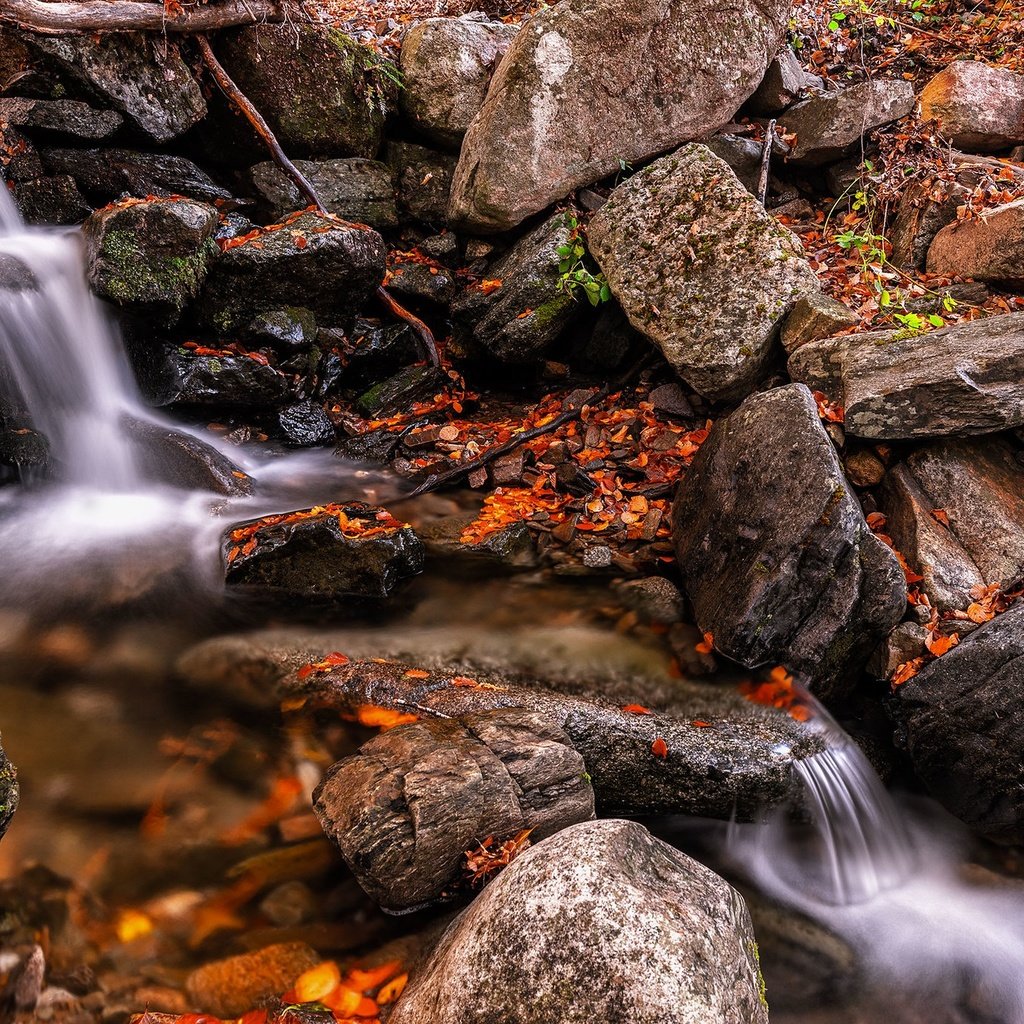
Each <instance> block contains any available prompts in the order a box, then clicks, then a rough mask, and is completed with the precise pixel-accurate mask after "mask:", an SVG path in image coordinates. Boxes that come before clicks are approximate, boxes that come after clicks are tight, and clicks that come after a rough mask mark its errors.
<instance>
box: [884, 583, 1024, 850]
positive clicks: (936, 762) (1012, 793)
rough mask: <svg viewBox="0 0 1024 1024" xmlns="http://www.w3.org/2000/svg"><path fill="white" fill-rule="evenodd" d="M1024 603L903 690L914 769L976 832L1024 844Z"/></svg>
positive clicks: (900, 704) (899, 700) (901, 705)
mask: <svg viewBox="0 0 1024 1024" xmlns="http://www.w3.org/2000/svg"><path fill="white" fill-rule="evenodd" d="M1022 666H1024V604H1020V603H1018V604H1017V605H1015V606H1014V607H1013V608H1011V609H1010V610H1009V611H1007V612H1005V613H1004V614H1002V615H999V616H997V617H996V618H994V619H993V620H992V621H991V622H987V623H986V624H985V625H983V626H982V627H981V628H980V629H978V630H976V631H975V632H974V633H972V634H971V635H970V636H969V637H967V639H966V640H963V641H962V642H961V643H959V644H958V645H957V646H955V647H953V648H951V649H950V650H949V651H948V652H947V653H946V654H944V655H943V656H942V657H941V658H937V659H936V660H935V661H933V662H930V663H929V664H927V665H925V666H924V668H922V669H921V671H920V672H918V674H917V675H916V676H914V677H913V678H912V679H910V680H909V681H908V682H906V683H903V684H902V685H901V686H898V687H897V688H896V704H897V711H898V715H899V717H900V719H901V720H902V722H903V725H904V729H905V730H906V746H907V751H908V752H909V754H910V759H911V762H912V763H913V766H914V770H915V772H916V773H917V775H918V776H919V777H920V779H921V780H922V781H923V782H924V784H925V785H926V786H927V787H928V789H929V791H930V792H931V794H932V795H933V796H934V797H935V798H936V799H937V800H938V801H939V802H940V803H941V804H942V805H943V806H944V807H945V808H946V809H947V810H948V811H950V812H951V813H952V814H955V815H956V816H957V817H958V818H959V819H960V820H961V821H963V822H965V823H966V824H967V825H969V826H970V827H971V828H972V829H973V830H974V831H976V832H978V833H980V834H981V835H983V836H986V837H987V838H989V839H993V840H995V841H996V842H1000V843H1021V842H1024V722H1022V719H1021V712H1022V704H1021V701H1020V693H1021V687H1022V686H1024V668H1022Z"/></svg>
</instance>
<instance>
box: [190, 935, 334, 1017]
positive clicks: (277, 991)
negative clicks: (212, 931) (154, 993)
mask: <svg viewBox="0 0 1024 1024" xmlns="http://www.w3.org/2000/svg"><path fill="white" fill-rule="evenodd" d="M318 963H320V956H319V955H318V954H317V953H316V951H315V950H313V949H311V948H310V947H309V946H307V945H306V944H305V943H304V942H287V943H279V944H277V945H274V946H266V947H265V948H264V949H260V950H257V951H256V952H255V953H243V954H242V955H241V956H232V957H228V958H227V959H225V960H215V961H213V962H212V963H209V964H204V965H203V966H202V967H199V968H197V969H196V970H194V971H193V972H192V973H191V974H190V975H189V976H188V981H187V983H186V986H185V990H186V993H187V995H188V998H189V1000H190V1002H191V1003H192V1004H193V1006H194V1008H195V1009H198V1010H202V1011H203V1012H205V1013H213V1014H216V1015H217V1016H219V1017H238V1016H240V1015H241V1014H243V1013H247V1012H248V1011H249V1010H251V1009H252V1008H253V1007H254V1006H257V1005H258V1004H259V1003H260V1002H261V1000H264V999H267V998H268V997H276V996H279V995H281V993H282V992H286V991H288V989H290V988H291V987H292V985H293V983H294V982H295V979H296V978H298V976H299V975H300V974H302V972H303V971H307V970H309V968H311V967H315V966H316V965H317V964H318Z"/></svg>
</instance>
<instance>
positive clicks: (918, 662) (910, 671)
mask: <svg viewBox="0 0 1024 1024" xmlns="http://www.w3.org/2000/svg"><path fill="white" fill-rule="evenodd" d="M924 661H925V660H924V658H912V659H911V660H910V661H904V662H903V663H902V664H900V665H897V666H896V671H895V672H893V674H892V679H890V680H889V682H890V683H891V684H892V686H893V687H896V686H900V685H902V684H903V683H905V682H907V680H908V679H913V678H914V676H916V675H917V673H918V672H920V670H921V666H922V665H923V664H924Z"/></svg>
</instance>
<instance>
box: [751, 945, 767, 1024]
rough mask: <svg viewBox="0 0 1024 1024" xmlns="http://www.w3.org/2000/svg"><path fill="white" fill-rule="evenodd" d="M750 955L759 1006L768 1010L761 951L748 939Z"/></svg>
mask: <svg viewBox="0 0 1024 1024" xmlns="http://www.w3.org/2000/svg"><path fill="white" fill-rule="evenodd" d="M747 947H748V949H749V950H750V953H751V955H752V956H753V958H754V969H755V970H756V971H757V998H758V1001H759V1002H760V1003H761V1005H762V1006H763V1007H764V1008H765V1009H766V1010H767V1009H768V986H767V985H766V984H765V980H764V973H763V972H762V971H761V951H760V949H758V947H757V943H756V942H755V941H754V940H753V939H750V940H749V941H748V943H747Z"/></svg>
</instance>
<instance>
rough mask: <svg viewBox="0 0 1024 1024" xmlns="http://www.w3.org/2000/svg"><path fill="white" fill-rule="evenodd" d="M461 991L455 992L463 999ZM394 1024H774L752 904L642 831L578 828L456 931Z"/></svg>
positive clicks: (621, 826) (482, 901) (524, 865)
mask: <svg viewBox="0 0 1024 1024" xmlns="http://www.w3.org/2000/svg"><path fill="white" fill-rule="evenodd" d="M453 993H457V997H455V998H453ZM389 1019H390V1021H391V1024H422V1022H424V1021H430V1022H431V1024H483V1022H485V1021H501V1022H502V1024H551V1022H555V1021H557V1022H558V1024H591V1022H592V1021H625V1020H628V1021H630V1022H631V1024H721V1022H725V1021H729V1022H736V1024H739V1022H743V1024H767V1021H768V1008H767V1004H766V1002H765V999H764V992H763V988H762V982H761V977H760V970H759V968H758V964H757V944H756V942H755V941H754V933H753V928H752V926H751V924H750V917H749V915H748V913H747V909H746V906H745V905H744V903H743V899H742V897H741V896H740V895H739V893H737V892H736V891H735V890H734V889H733V888H732V887H731V886H730V885H729V884H728V883H727V882H725V881H724V880H723V879H721V878H719V877H718V875H716V874H715V873H714V872H713V871H711V870H710V869H709V868H706V867H704V865H702V864H699V863H698V862H697V861H695V860H692V859H691V858H689V857H687V856H686V854H684V853H681V852H679V851H678V850H675V849H673V848H672V847H670V846H668V845H667V844H665V843H663V842H661V841H660V840H658V839H655V838H654V837H653V836H652V835H651V834H650V833H649V832H648V831H647V829H645V828H644V827H643V826H642V825H638V824H636V823H635V822H628V821H618V820H610V821H594V822H586V823H583V824H579V825H574V826H572V827H571V828H568V829H565V830H564V831H562V832H560V833H558V835H557V836H553V837H551V838H550V839H547V840H545V841H544V842H541V843H538V844H537V845H536V846H534V847H533V848H532V849H530V850H528V851H526V853H524V854H522V855H520V856H519V857H518V858H517V859H516V860H514V861H513V862H512V863H511V864H510V865H509V866H508V867H507V868H506V869H505V870H504V871H503V872H502V874H501V875H499V876H498V878H496V879H495V880H494V881H493V882H491V883H490V885H488V886H487V888H486V889H485V890H484V891H483V893H482V894H481V895H480V896H478V897H477V899H476V900H475V901H474V903H473V904H472V906H471V907H470V908H469V909H468V910H466V911H465V912H464V913H463V914H462V915H461V916H460V917H459V918H457V919H456V920H455V921H454V922H453V923H452V924H451V925H450V926H449V928H448V930H447V931H446V932H445V934H444V936H443V937H442V939H441V941H440V943H439V944H438V946H437V948H436V949H435V950H434V952H433V953H432V955H431V956H430V957H429V959H428V960H427V961H426V963H425V964H424V965H423V966H422V967H421V968H420V970H419V971H418V972H417V973H416V974H414V976H413V978H412V980H411V982H410V984H409V986H408V988H407V989H406V991H405V993H404V995H403V996H402V998H401V999H400V1000H399V1001H398V1003H397V1004H396V1005H395V1009H394V1012H393V1013H392V1015H391V1017H390V1018H389Z"/></svg>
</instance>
